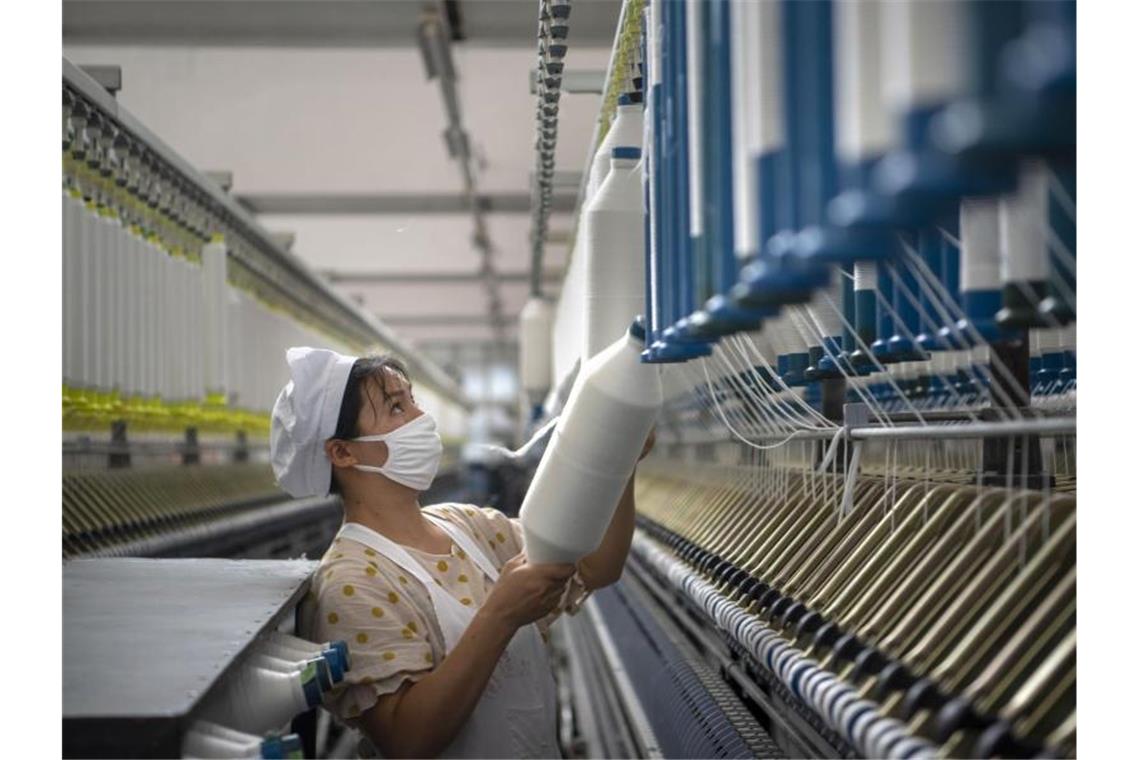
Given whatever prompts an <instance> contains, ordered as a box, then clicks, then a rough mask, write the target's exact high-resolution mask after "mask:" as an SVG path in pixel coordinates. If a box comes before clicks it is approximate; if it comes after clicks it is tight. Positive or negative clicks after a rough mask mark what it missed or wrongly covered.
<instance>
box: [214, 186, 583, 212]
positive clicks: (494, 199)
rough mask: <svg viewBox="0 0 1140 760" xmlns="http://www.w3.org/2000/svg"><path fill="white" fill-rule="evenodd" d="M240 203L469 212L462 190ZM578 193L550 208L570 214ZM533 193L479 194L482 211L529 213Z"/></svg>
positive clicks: (295, 196) (258, 198) (250, 198)
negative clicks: (460, 191) (457, 191)
mask: <svg viewBox="0 0 1140 760" xmlns="http://www.w3.org/2000/svg"><path fill="white" fill-rule="evenodd" d="M235 198H236V199H237V201H238V203H240V204H241V205H242V206H244V207H245V208H246V209H248V210H249V211H251V212H252V213H254V214H295V215H304V214H365V215H383V214H407V215H410V214H468V213H470V212H471V206H470V205H469V203H468V201H467V198H466V197H465V196H464V195H463V194H462V193H243V194H238V195H235ZM575 200H576V196H575V195H573V194H570V193H561V194H556V195H555V196H554V198H553V201H552V206H551V210H552V212H554V213H566V214H568V213H571V212H572V211H573V210H574V203H575ZM530 202H531V198H530V193H529V192H519V193H480V194H479V196H478V203H479V210H480V211H482V212H484V213H487V214H529V213H530V211H531V208H530Z"/></svg>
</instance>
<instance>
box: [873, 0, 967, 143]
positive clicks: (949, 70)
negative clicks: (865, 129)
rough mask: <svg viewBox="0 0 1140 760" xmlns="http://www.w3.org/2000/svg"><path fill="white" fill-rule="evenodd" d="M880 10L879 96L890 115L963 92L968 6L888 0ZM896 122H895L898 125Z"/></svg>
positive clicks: (951, 1)
mask: <svg viewBox="0 0 1140 760" xmlns="http://www.w3.org/2000/svg"><path fill="white" fill-rule="evenodd" d="M881 9H882V68H883V97H884V99H885V101H886V103H887V105H888V107H889V108H890V110H891V113H892V114H894V115H895V116H896V117H899V116H904V115H906V114H907V113H909V112H912V111H916V110H919V109H923V108H929V107H930V106H934V105H937V104H939V103H945V102H947V101H950V100H953V99H954V98H956V97H958V96H960V95H962V94H963V93H965V91H966V86H967V84H968V82H967V76H968V73H969V67H967V66H963V65H962V61H968V60H971V59H972V50H971V49H970V45H969V36H968V34H967V30H968V27H969V20H968V18H967V16H966V13H967V11H968V9H967V8H966V7H965V6H964V4H963V3H960V2H958V1H957V0H892V1H891V2H887V3H883V5H882V6H881ZM900 126H901V124H900Z"/></svg>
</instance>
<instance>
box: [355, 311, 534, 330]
mask: <svg viewBox="0 0 1140 760" xmlns="http://www.w3.org/2000/svg"><path fill="white" fill-rule="evenodd" d="M376 316H377V318H378V319H379V320H380V321H381V322H383V323H384V324H386V325H391V326H392V327H454V326H457V325H459V326H465V327H466V326H477V327H487V326H493V325H494V319H493V318H492V317H491V315H490V314H486V313H483V314H389V315H386V316H385V315H382V314H377V315H376ZM503 326H505V327H513V326H514V320H505V321H504V322H503Z"/></svg>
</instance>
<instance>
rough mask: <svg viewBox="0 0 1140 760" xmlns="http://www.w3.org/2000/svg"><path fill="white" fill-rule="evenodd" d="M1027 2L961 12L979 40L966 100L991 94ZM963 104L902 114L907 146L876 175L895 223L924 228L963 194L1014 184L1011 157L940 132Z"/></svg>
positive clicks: (1003, 1)
mask: <svg viewBox="0 0 1140 760" xmlns="http://www.w3.org/2000/svg"><path fill="white" fill-rule="evenodd" d="M1023 5H1025V3H1023V2H1021V0H989V1H987V2H974V3H969V4H966V5H964V6H963V12H965V13H968V14H970V19H971V26H972V28H973V34H972V35H971V37H972V38H973V39H974V40H975V41H976V44H975V45H974V46H973V48H972V49H971V51H970V52H971V55H970V61H972V62H974V63H975V66H974V73H973V74H972V77H971V78H972V84H971V86H970V89H971V93H970V97H969V98H968V99H967V100H966V102H967V103H968V102H971V99H972V100H982V101H985V100H990V99H992V98H991V93H992V92H993V89H994V88H993V82H994V81H995V80H996V69H997V66H998V63H997V62H998V61H999V60H1000V58H1001V55H1002V51H1003V50H1004V47H1005V42H1006V41H1008V40H1009V39H1010V37H1011V36H1012V35H1013V34H1014V33H1015V32H1016V30H1017V29H1018V28H1019V24H1020V22H1019V18H1020V14H1021V12H1022V6H1023ZM963 108H967V109H968V106H965V105H963V103H961V102H959V103H950V102H944V103H933V104H928V105H923V106H920V107H918V108H915V109H914V110H912V111H911V112H910V113H908V114H906V116H905V117H904V120H903V132H904V134H905V141H904V145H903V147H902V148H901V149H900V150H897V151H893V152H892V153H891V154H889V155H888V156H887V157H885V158H884V159H883V161H882V162H880V163H879V165H878V166H877V167H876V168H875V170H874V179H873V181H874V190H875V192H876V193H877V194H878V195H880V196H882V197H883V198H884V199H886V201H887V205H889V206H891V207H893V208H892V209H891V212H890V214H891V217H892V218H893V221H894V222H895V223H896V224H899V225H901V226H906V227H922V226H925V225H926V224H929V223H931V222H932V221H933V220H934V219H935V218H936V217H937V216H939V215H940V214H942V213H944V212H949V211H952V210H953V206H954V204H955V203H956V201H957V200H958V199H959V198H962V197H965V196H979V195H997V194H1000V193H1004V192H1008V191H1010V190H1012V189H1013V188H1014V187H1016V183H1017V171H1016V168H1017V167H1016V162H1015V161H1014V160H1013V157H1012V156H1000V155H996V154H990V155H987V156H985V160H978V158H977V157H975V156H971V155H969V153H968V151H964V150H962V149H960V147H959V148H955V143H954V140H949V141H948V140H947V139H945V137H944V135H942V134H941V132H943V131H945V130H944V127H943V123H944V122H945V121H946V119H947V116H948V115H951V114H954V113H961V111H962V109H963ZM959 121H960V120H959ZM967 126H972V125H967ZM951 131H952V132H953V131H954V130H951ZM958 132H961V129H959V130H958ZM959 142H960V140H959Z"/></svg>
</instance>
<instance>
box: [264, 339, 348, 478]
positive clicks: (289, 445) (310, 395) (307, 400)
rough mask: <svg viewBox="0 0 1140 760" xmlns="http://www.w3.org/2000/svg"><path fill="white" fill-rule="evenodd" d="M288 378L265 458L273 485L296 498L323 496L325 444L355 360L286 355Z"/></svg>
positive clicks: (327, 470) (328, 474) (322, 353)
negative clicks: (289, 377)
mask: <svg viewBox="0 0 1140 760" xmlns="http://www.w3.org/2000/svg"><path fill="white" fill-rule="evenodd" d="M285 361H287V362H288V363H289V374H290V376H291V377H292V380H290V381H289V382H288V383H286V385H285V387H284V388H283V389H282V390H281V393H280V394H278V396H277V402H276V403H275V404H274V405H273V420H272V423H271V426H270V431H269V456H270V460H271V461H272V463H273V474H274V475H276V476H277V484H278V485H279V486H281V487H282V488H284V489H285V490H286V491H288V492H289V493H290V494H291V495H292V496H294V497H296V498H302V497H305V496H325V495H327V494H328V492H329V487H330V486H331V485H332V465H331V464H330V463H329V460H328V456H326V455H325V441H326V440H328V439H329V438H331V437H332V435H333V433H335V432H336V420H337V417H338V416H339V415H340V403H341V400H342V399H343V398H344V388H345V385H347V384H348V373H349V371H350V370H351V369H352V365H353V363H354V362H355V361H356V358H355V357H352V356H343V355H341V354H338V353H336V352H335V351H327V350H325V349H323V348H308V347H302V348H290V349H289V350H288V351H286V352H285Z"/></svg>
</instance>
